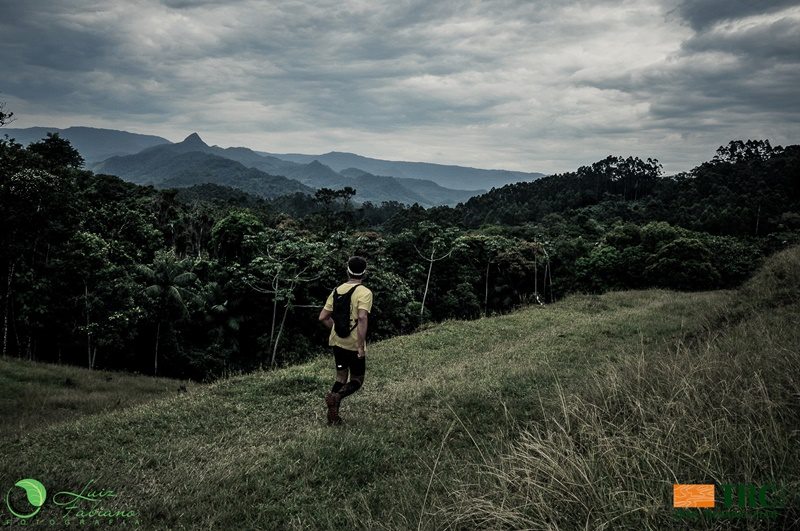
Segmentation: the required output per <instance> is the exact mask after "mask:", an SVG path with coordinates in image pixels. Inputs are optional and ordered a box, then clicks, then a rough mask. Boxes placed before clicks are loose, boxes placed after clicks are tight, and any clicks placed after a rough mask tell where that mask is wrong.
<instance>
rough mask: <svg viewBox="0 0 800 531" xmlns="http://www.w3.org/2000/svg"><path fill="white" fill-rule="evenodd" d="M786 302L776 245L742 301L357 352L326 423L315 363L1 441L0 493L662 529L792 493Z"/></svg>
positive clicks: (667, 300)
mask: <svg viewBox="0 0 800 531" xmlns="http://www.w3.org/2000/svg"><path fill="white" fill-rule="evenodd" d="M798 295H800V250H799V249H798V248H794V249H792V250H790V251H786V252H784V253H782V254H781V255H779V256H777V257H775V258H773V259H772V260H770V262H769V263H768V264H767V266H766V267H765V268H764V269H763V270H762V272H761V273H760V274H759V276H758V277H757V278H756V279H755V280H754V281H753V282H751V283H750V284H749V285H748V286H746V287H745V288H744V292H743V293H741V294H737V293H732V292H706V293H674V292H665V291H656V290H653V291H636V292H613V293H607V294H605V295H602V296H574V297H570V298H567V299H565V300H563V301H561V302H559V303H557V304H553V305H550V306H546V307H531V308H528V309H525V310H522V311H518V312H516V313H513V314H509V315H505V316H502V317H496V318H488V319H480V320H477V321H471V322H445V323H443V324H440V325H436V326H433V327H431V328H429V329H427V330H425V331H423V332H420V333H417V334H415V335H412V336H405V337H396V338H393V339H390V340H387V341H383V342H380V343H376V344H374V345H372V346H371V348H370V350H369V362H368V371H367V378H366V382H365V387H364V389H363V390H362V391H360V392H359V393H357V394H356V395H354V396H352V397H350V398H348V399H347V400H346V401H345V404H344V406H343V412H342V414H343V416H344V418H345V424H344V425H343V426H341V427H335V428H330V427H327V426H325V425H324V409H323V405H322V395H323V393H324V392H325V390H326V389H327V388H329V386H330V384H331V377H332V366H331V360H330V359H327V358H323V359H319V360H317V361H314V362H310V363H307V364H303V365H299V366H294V367H290V368H287V369H282V370H278V371H274V372H265V373H256V374H251V375H246V376H241V377H235V378H231V379H228V380H224V381H220V382H218V383H216V384H213V385H210V386H206V387H203V388H201V389H199V390H197V391H196V392H195V393H190V394H188V395H184V396H176V397H173V398H169V399H164V400H157V401H153V402H149V403H147V404H142V405H139V406H135V407H132V408H128V409H125V410H121V411H116V412H108V413H104V414H100V415H93V416H89V417H85V418H82V419H79V420H76V421H72V422H68V423H63V424H61V425H57V426H51V427H44V428H41V429H38V430H33V431H30V432H28V433H27V434H25V435H22V436H21V438H20V439H19V440H16V441H0V453H1V454H2V455H4V456H10V458H9V459H4V460H2V462H0V478H2V479H3V481H4V484H3V485H4V487H3V488H5V484H6V483H7V484H9V485H12V484H13V482H14V481H16V480H17V479H19V478H28V477H31V478H37V479H38V480H39V481H41V482H42V483H44V484H45V485H47V488H48V491H49V490H50V489H53V492H55V491H57V490H63V489H75V490H77V489H79V488H80V487H81V486H82V485H84V484H85V483H86V482H87V481H89V480H90V479H93V480H94V482H95V486H96V487H97V488H108V489H113V490H114V491H115V492H117V497H116V498H115V499H114V500H113V503H112V502H109V503H107V504H106V506H107V507H108V508H109V509H116V508H119V507H127V508H130V509H132V510H135V511H136V513H137V518H138V520H139V521H140V523H141V524H142V525H143V526H144V527H147V528H158V529H167V528H173V529H174V528H186V529H188V528H192V529H219V528H228V529H230V528H248V529H254V528H268V529H278V528H280V529H286V528H292V527H298V528H299V527H310V528H334V527H336V528H343V527H347V528H350V527H354V528H369V529H387V528H392V529H397V528H413V527H417V528H422V529H442V528H449V527H453V526H455V527H466V528H507V527H510V528H515V527H536V522H540V523H541V522H549V524H548V525H551V527H563V528H575V527H581V528H583V527H584V526H586V527H589V528H600V527H606V528H608V527H609V526H610V525H611V523H612V522H613V524H614V526H616V527H623V528H625V527H631V526H633V527H638V528H663V527H665V526H666V527H672V526H674V522H675V521H674V511H673V510H672V509H671V503H670V500H671V499H670V497H671V493H672V483H674V482H676V481H677V482H681V481H683V482H686V483H692V482H702V481H706V482H708V481H709V480H712V479H713V480H715V481H718V482H730V483H741V482H751V483H755V484H766V483H777V484H782V485H786V486H787V488H793V489H794V490H793V491H792V492H797V487H798V486H800V484H799V483H798V480H797V476H796V473H795V472H793V471H796V470H798V468H799V467H800V456H798V450H797V449H798V447H799V446H798V444H797V442H798V441H797V432H796V431H794V432H792V430H793V429H795V430H796V426H797V422H798V420H800V419H798V409H797V397H798V396H800V395H798V391H799V390H800V389H798V388H797V383H796V381H795V380H794V379H793V375H796V374H797V371H798V370H800V359H799V358H800V355H799V354H798V352H799V350H800V349H798V346H800V327H797V326H794V325H793V324H792V323H794V324H795V325H796V322H797V319H798V316H800V303H798V300H800V297H798ZM754 360H755V363H754ZM643 367H644V368H645V369H649V368H653V369H654V370H653V371H652V372H647V371H645V372H643ZM656 369H657V370H656ZM637 370H638V373H637ZM637 375H638V376H637ZM792 386H794V387H792ZM596 389H600V390H601V391H602V393H605V394H602V393H601V394H597V393H598V392H597V391H596ZM592 399H595V400H599V402H597V405H596V406H593V407H590V406H591V402H590V400H592ZM582 403H586V404H588V405H587V406H586V408H585V411H584V410H581V409H580V408H579V407H578V406H579V405H580V404H582ZM643 407H646V408H648V409H642V408H643ZM650 408H656V409H650ZM580 411H583V413H584V415H585V416H584V417H581V416H578V415H577V414H576V412H580ZM598 415H600V417H598ZM728 419H730V421H729V420H728ZM676 424H678V425H679V427H680V429H678V431H674V430H675V429H676V427H675V425H676ZM670 426H671V427H670ZM601 430H604V431H602V433H601ZM681 430H685V431H681ZM676 433H679V434H680V435H681V436H680V437H677V438H676V436H675V435H676ZM792 433H794V435H792ZM600 435H602V436H603V437H604V438H600V439H598V438H597V437H599V436H600ZM676 439H679V440H676ZM595 443H598V444H599V445H598V444H595ZM526 445H527V446H526ZM512 452H516V453H512ZM525 452H528V453H525ZM728 452H729V453H728ZM651 454H653V455H651ZM526 456H527V457H526ZM509 459H511V460H509ZM513 459H516V460H513ZM528 470H529V471H530V472H526V471H528ZM507 479H508V481H507ZM511 480H513V481H511ZM514 481H515V482H514ZM531 482H535V483H531ZM790 502H791V503H795V502H796V500H795V499H791V500H790ZM795 510H796V507H795V506H792V507H790V508H788V509H786V510H785V513H782V514H781V515H780V517H781V518H789V517H792V515H796V514H797V513H796V512H792V511H795ZM41 513H42V514H41V515H40V516H39V518H58V517H59V516H60V515H61V514H62V512H61V509H60V508H58V507H55V506H53V505H52V504H46V505H45V506H44V507H43V509H42V511H41ZM542 515H545V516H546V517H547V518H549V519H548V520H545V519H542ZM537 518H539V519H537ZM719 523H720V522H719V521H713V520H712V521H711V522H710V523H708V525H709V526H714V525H719Z"/></svg>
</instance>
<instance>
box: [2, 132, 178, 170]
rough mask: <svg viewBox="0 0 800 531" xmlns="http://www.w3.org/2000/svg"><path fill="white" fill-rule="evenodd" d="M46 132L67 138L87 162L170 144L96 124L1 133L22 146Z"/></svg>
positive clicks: (154, 137) (158, 138) (165, 140)
mask: <svg viewBox="0 0 800 531" xmlns="http://www.w3.org/2000/svg"><path fill="white" fill-rule="evenodd" d="M47 133H58V134H59V135H60V136H61V137H62V138H66V139H67V140H69V141H70V143H71V144H72V145H73V147H75V149H77V150H78V151H79V152H80V154H81V155H82V156H83V158H84V159H86V165H87V166H91V165H92V164H94V163H97V162H99V161H102V160H105V159H107V158H110V157H115V156H120V155H131V154H133V153H138V152H140V151H141V150H143V149H147V148H149V147H153V146H157V145H160V144H169V143H170V141H169V140H167V139H166V138H161V137H160V136H153V135H141V134H138V133H129V132H127V131H117V130H116V129H98V128H94V127H68V128H66V129H59V128H57V127H28V128H26V129H9V128H3V130H2V131H0V134H3V135H8V136H9V137H10V138H14V139H16V141H17V142H19V143H20V144H23V145H28V144H30V143H31V142H36V141H37V140H41V139H42V138H44V137H45V136H47Z"/></svg>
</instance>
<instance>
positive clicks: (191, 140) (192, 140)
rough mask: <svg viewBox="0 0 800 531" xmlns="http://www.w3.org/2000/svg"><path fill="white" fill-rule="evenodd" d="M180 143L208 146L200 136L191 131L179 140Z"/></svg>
mask: <svg viewBox="0 0 800 531" xmlns="http://www.w3.org/2000/svg"><path fill="white" fill-rule="evenodd" d="M181 144H188V145H195V146H206V147H207V146H208V144H206V143H205V142H203V139H202V138H200V135H198V134H197V133H192V134H191V135H189V136H187V137H186V138H184V139H183V142H181Z"/></svg>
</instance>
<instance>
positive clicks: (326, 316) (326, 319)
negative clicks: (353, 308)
mask: <svg viewBox="0 0 800 531" xmlns="http://www.w3.org/2000/svg"><path fill="white" fill-rule="evenodd" d="M332 314H333V312H332V311H330V310H326V309H325V308H323V309H322V311H321V312H319V320H320V321H322V324H324V325H325V327H326V328H328V329H331V328H333V318H332V317H331V315H332Z"/></svg>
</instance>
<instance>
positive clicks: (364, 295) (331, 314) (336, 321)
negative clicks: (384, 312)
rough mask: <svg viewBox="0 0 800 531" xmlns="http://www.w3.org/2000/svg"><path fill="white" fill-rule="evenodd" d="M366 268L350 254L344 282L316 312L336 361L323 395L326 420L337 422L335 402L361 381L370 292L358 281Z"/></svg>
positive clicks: (360, 383) (350, 391)
mask: <svg viewBox="0 0 800 531" xmlns="http://www.w3.org/2000/svg"><path fill="white" fill-rule="evenodd" d="M366 272H367V261H366V260H365V259H364V258H362V257H360V256H353V257H351V258H350V260H348V261H347V275H348V280H347V282H345V283H344V284H342V285H340V286H339V287H337V288H336V289H335V290H333V292H331V294H330V295H328V300H327V301H326V302H325V307H324V308H323V309H322V311H321V312H320V314H319V320H320V321H322V322H323V323H324V324H325V326H327V327H328V328H330V330H331V334H330V337H329V338H328V344H329V345H330V346H331V347H333V355H334V359H335V361H336V381H335V382H334V383H333V387H332V388H331V390H330V392H329V393H328V394H327V395H325V404H326V405H327V406H328V424H341V422H342V419H341V417H339V404H340V403H341V401H342V399H343V398H344V397H346V396H349V395H351V394H353V393H355V392H356V391H358V390H359V389H360V388H361V386H362V385H363V384H364V374H365V373H366V356H367V344H366V341H367V319H368V317H369V312H370V311H371V310H372V292H371V291H370V290H369V288H367V287H366V286H364V285H363V284H362V283H361V282H362V280H363V279H364V275H365V274H366ZM348 302H349V305H348ZM348 373H349V376H350V381H347V378H348Z"/></svg>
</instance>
